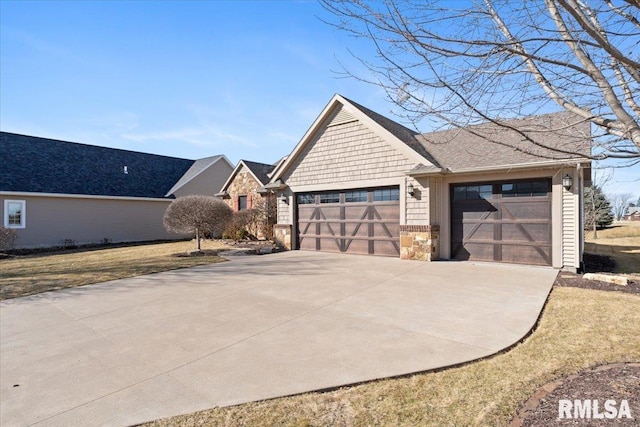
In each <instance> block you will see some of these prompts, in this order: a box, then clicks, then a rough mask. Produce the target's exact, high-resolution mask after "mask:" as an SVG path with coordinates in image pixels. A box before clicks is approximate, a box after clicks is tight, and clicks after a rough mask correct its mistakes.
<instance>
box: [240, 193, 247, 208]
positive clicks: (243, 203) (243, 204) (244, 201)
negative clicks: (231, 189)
mask: <svg viewBox="0 0 640 427" xmlns="http://www.w3.org/2000/svg"><path fill="white" fill-rule="evenodd" d="M238 210H239V211H245V210H247V196H239V197H238Z"/></svg>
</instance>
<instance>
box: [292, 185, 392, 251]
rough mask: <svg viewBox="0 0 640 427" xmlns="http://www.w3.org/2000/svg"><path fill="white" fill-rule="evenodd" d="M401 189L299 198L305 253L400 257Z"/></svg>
mask: <svg viewBox="0 0 640 427" xmlns="http://www.w3.org/2000/svg"><path fill="white" fill-rule="evenodd" d="M399 200H400V193H399V190H398V187H389V188H375V189H365V190H349V191H329V192H322V193H304V194H298V195H297V196H296V201H297V209H298V211H297V215H298V247H299V248H300V249H303V250H312V251H327V252H344V253H353V254H370V255H386V256H399V254H400V237H399V236H400V226H399V224H400V202H399Z"/></svg>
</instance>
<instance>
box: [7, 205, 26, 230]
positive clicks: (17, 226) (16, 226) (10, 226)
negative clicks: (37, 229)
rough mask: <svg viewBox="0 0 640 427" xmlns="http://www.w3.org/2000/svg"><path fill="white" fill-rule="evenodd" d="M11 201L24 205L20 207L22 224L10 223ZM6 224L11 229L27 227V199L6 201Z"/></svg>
mask: <svg viewBox="0 0 640 427" xmlns="http://www.w3.org/2000/svg"><path fill="white" fill-rule="evenodd" d="M9 203H19V204H21V205H22V209H20V225H15V224H14V225H11V224H9ZM4 226H5V227H6V228H11V229H21V228H27V201H26V200H9V199H6V200H5V201H4Z"/></svg>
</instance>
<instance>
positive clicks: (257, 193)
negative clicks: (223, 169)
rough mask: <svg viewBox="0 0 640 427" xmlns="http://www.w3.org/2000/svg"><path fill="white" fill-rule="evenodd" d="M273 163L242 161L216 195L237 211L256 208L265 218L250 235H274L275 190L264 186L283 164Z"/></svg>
mask: <svg viewBox="0 0 640 427" xmlns="http://www.w3.org/2000/svg"><path fill="white" fill-rule="evenodd" d="M283 161H284V159H281V160H280V161H279V162H277V163H276V164H274V165H268V164H265V163H258V162H250V161H248V160H240V161H239V162H238V164H237V165H236V167H235V169H234V170H233V172H231V175H229V177H228V178H227V180H226V182H225V183H224V185H223V186H222V188H221V189H220V191H219V192H218V193H217V194H216V196H218V197H221V198H222V199H223V200H225V201H226V202H227V203H228V204H229V206H230V207H231V208H232V209H233V211H234V212H238V211H243V210H249V209H255V210H258V211H259V212H260V214H261V215H259V216H262V217H263V218H261V220H260V221H259V222H258V223H257V224H254V225H252V226H251V227H250V230H248V231H249V232H250V233H251V234H253V235H254V236H256V237H257V238H259V239H262V238H267V237H270V236H271V228H272V227H273V222H274V221H275V211H276V200H275V194H274V192H273V191H269V190H264V189H262V188H263V186H264V185H265V184H267V183H268V182H269V180H270V174H271V172H272V171H273V170H274V169H275V167H276V166H278V165H279V164H280V163H282V162H283Z"/></svg>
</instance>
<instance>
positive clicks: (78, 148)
mask: <svg viewBox="0 0 640 427" xmlns="http://www.w3.org/2000/svg"><path fill="white" fill-rule="evenodd" d="M0 164H1V165H2V167H1V168H0V191H15V192H28V193H56V194H75V195H95V196H114V197H144V198H164V197H165V195H166V194H167V192H168V191H169V190H170V189H171V188H172V187H173V185H174V184H175V183H176V182H177V181H179V180H180V178H181V177H182V176H183V175H184V174H185V173H186V172H187V171H188V170H189V168H191V166H193V164H194V161H193V160H188V159H180V158H175V157H167V156H159V155H155V154H146V153H139V152H135V151H127V150H119V149H114V148H106V147H98V146H94V145H85V144H78V143H74V142H66V141H59V140H55V139H48V138H39V137H35V136H27V135H19V134H14V133H9V132H0ZM125 166H126V173H125Z"/></svg>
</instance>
